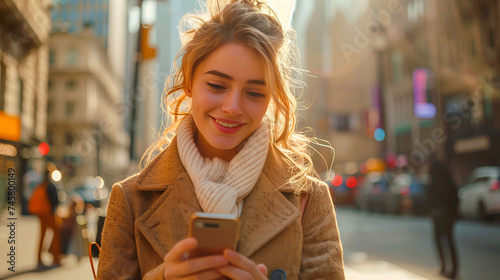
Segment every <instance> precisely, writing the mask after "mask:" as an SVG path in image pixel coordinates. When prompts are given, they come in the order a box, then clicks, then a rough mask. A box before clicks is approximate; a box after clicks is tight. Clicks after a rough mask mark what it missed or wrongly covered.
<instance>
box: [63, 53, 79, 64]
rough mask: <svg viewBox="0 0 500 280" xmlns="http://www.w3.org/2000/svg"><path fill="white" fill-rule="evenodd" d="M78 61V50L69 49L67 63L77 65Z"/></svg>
mask: <svg viewBox="0 0 500 280" xmlns="http://www.w3.org/2000/svg"><path fill="white" fill-rule="evenodd" d="M77 62H78V52H77V51H76V50H75V49H69V50H68V52H67V53H66V64H67V65H68V66H75V65H76V64H77Z"/></svg>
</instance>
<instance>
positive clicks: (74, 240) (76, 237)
mask: <svg viewBox="0 0 500 280" xmlns="http://www.w3.org/2000/svg"><path fill="white" fill-rule="evenodd" d="M69 201H70V203H69V207H68V214H67V216H65V217H63V218H62V225H61V253H62V254H63V255H66V256H68V255H70V254H75V255H76V256H77V257H78V258H80V257H82V256H83V255H84V254H85V248H83V247H84V246H83V244H84V241H83V237H82V233H81V230H80V225H79V224H78V223H77V219H78V217H79V216H81V215H83V211H84V210H85V201H84V200H83V198H82V197H81V196H80V195H79V194H77V193H75V194H73V195H71V197H70V198H69Z"/></svg>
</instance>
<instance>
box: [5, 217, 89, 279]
mask: <svg viewBox="0 0 500 280" xmlns="http://www.w3.org/2000/svg"><path fill="white" fill-rule="evenodd" d="M0 220H1V221H2V226H1V228H0V253H1V256H2V257H0V279H13V280H21V279H26V280H30V279H33V280H35V279H36V280H44V279H51V280H54V279H71V280H91V279H93V276H92V269H91V267H90V261H89V258H88V256H85V257H83V258H82V259H81V260H80V261H78V260H77V258H76V257H74V258H73V256H69V257H67V258H65V259H62V261H61V264H62V266H61V267H58V268H54V269H50V270H45V271H36V270H35V269H36V266H37V251H38V241H39V238H40V234H39V232H40V223H39V221H38V218H37V217H35V216H18V217H17V220H16V235H15V237H16V244H15V246H16V265H15V272H11V271H9V270H8V267H9V264H8V263H7V256H6V254H7V252H8V251H7V250H8V249H9V248H10V246H11V244H8V239H7V238H8V236H9V234H10V230H9V228H8V227H7V226H6V224H7V216H6V215H5V213H0ZM46 240H48V239H46ZM42 259H43V260H44V262H45V263H46V264H50V263H51V256H50V254H48V253H47V254H46V255H42ZM95 260H97V259H95ZM94 265H95V266H96V267H97V264H96V263H94Z"/></svg>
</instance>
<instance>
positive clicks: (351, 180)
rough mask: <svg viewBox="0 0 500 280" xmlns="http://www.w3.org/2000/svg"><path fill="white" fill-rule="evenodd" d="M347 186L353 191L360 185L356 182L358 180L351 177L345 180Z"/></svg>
mask: <svg viewBox="0 0 500 280" xmlns="http://www.w3.org/2000/svg"><path fill="white" fill-rule="evenodd" d="M345 184H346V185H347V187H349V188H351V189H352V188H354V187H355V186H356V185H357V184H358V180H356V178H354V177H352V176H351V177H349V178H347V180H345Z"/></svg>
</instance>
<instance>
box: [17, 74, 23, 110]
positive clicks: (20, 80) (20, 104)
mask: <svg viewBox="0 0 500 280" xmlns="http://www.w3.org/2000/svg"><path fill="white" fill-rule="evenodd" d="M17 81H18V84H19V115H22V113H23V92H24V82H23V79H21V78H18V80H17Z"/></svg>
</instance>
